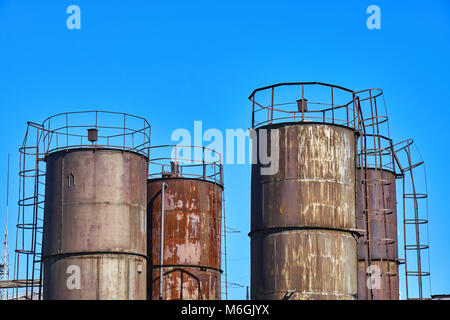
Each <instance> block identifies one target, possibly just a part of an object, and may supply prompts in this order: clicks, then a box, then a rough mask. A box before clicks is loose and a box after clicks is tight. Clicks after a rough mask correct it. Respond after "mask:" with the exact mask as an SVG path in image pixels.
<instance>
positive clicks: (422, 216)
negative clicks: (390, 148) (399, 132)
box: [394, 139, 431, 300]
mask: <svg viewBox="0 0 450 320" xmlns="http://www.w3.org/2000/svg"><path fill="white" fill-rule="evenodd" d="M413 145H414V141H413V140H412V139H407V140H404V141H401V142H399V143H397V144H395V145H394V148H395V152H396V153H397V155H398V156H400V157H401V156H402V155H403V158H405V164H406V166H401V165H399V168H400V170H401V172H402V175H401V179H402V194H403V202H402V204H403V241H404V243H403V249H404V259H403V261H404V264H405V282H406V299H412V300H416V299H420V300H422V299H427V298H428V296H427V297H425V294H424V288H423V287H424V286H423V282H424V279H425V278H428V280H429V282H430V283H429V289H430V295H431V277H430V276H431V274H430V271H429V270H430V256H429V248H430V246H429V238H428V236H429V231H428V221H429V220H428V194H427V185H426V171H425V162H424V161H423V160H420V161H417V160H414V158H413V150H412V146H413ZM418 168H423V170H424V176H423V179H424V181H422V182H423V183H424V186H423V187H424V189H425V190H424V191H422V192H418V187H417V178H416V176H415V173H417V171H416V170H417V169H418ZM408 177H409V180H407V178H408ZM419 200H424V201H425V206H424V207H422V205H419V203H420V201H419ZM409 201H412V204H413V210H410V209H409V208H408V205H407V203H408V202H409ZM410 211H412V213H411V212H410ZM421 225H424V227H426V229H425V231H426V234H425V239H426V240H425V242H424V240H423V231H424V230H422V236H421V231H420V226H421ZM409 226H411V227H412V228H413V231H414V237H413V238H412V239H410V238H409V237H408V227H409ZM424 251H426V252H424ZM408 253H411V254H412V256H413V257H412V258H411V259H410V258H408ZM425 253H426V256H427V258H428V271H425V270H426V269H427V268H426V267H425V266H424V263H425V262H424V257H423V256H424V254H425ZM411 260H413V261H414V260H415V261H414V262H415V268H413V270H411V269H410V266H411V264H409V263H408V261H411ZM411 277H412V278H414V277H415V278H417V279H416V280H417V290H418V296H417V297H412V296H411V294H410V289H411V283H410V281H409V278H411Z"/></svg>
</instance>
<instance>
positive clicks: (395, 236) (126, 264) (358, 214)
mask: <svg viewBox="0 0 450 320" xmlns="http://www.w3.org/2000/svg"><path fill="white" fill-rule="evenodd" d="M249 99H250V101H251V104H252V129H253V131H252V133H253V134H254V135H253V136H254V137H256V140H254V141H253V143H254V144H253V152H254V154H253V159H256V160H257V161H256V162H255V163H253V164H252V170H251V213H250V215H251V219H250V220H251V230H250V232H249V236H250V246H251V263H250V264H251V265H250V269H251V281H250V282H251V283H250V294H249V293H248V290H247V295H248V296H249V297H250V298H251V299H284V300H288V299H291V300H300V299H317V300H344V299H345V300H398V299H400V298H406V299H425V298H428V297H429V295H430V294H429V293H428V292H427V289H426V287H427V284H426V282H427V281H426V280H429V279H430V272H429V266H428V267H427V263H428V264H429V261H427V256H428V255H427V254H428V251H429V245H428V238H427V237H428V229H427V228H428V227H427V226H428V213H427V191H426V184H425V183H424V182H426V174H425V171H424V168H425V166H424V162H423V160H422V159H420V154H418V153H417V152H416V151H415V148H414V143H413V141H412V140H405V141H402V142H399V143H395V142H394V141H393V140H392V139H391V138H390V132H389V118H388V115H387V107H386V103H385V101H384V95H383V91H382V90H380V89H367V90H362V91H354V90H351V89H347V88H344V87H340V86H336V85H332V84H326V83H320V82H297V83H281V84H274V85H271V86H267V87H263V88H259V89H256V90H254V91H253V92H252V93H251V95H250V97H249ZM19 152H20V170H19V178H20V183H19V200H18V217H17V224H16V231H17V232H16V243H15V247H16V250H15V258H14V270H13V275H12V276H13V279H9V278H8V279H7V278H6V277H7V273H6V271H8V272H9V262H8V259H7V258H6V257H7V249H6V252H4V253H3V255H2V261H1V264H0V275H1V276H2V280H1V281H0V293H1V294H2V298H3V299H5V298H8V299H27V300H28V299H31V300H34V299H49V300H51V299H59V300H61V299H62V300H75V299H98V300H106V299H133V300H144V299H147V300H174V299H180V300H217V299H221V298H222V297H224V298H225V299H227V297H228V295H227V293H228V291H227V290H228V287H227V285H228V282H227V259H226V258H227V252H226V250H227V247H226V244H227V242H226V234H227V227H226V223H225V222H226V221H225V218H226V215H225V203H224V202H225V193H224V174H223V164H222V155H221V154H220V153H218V152H217V150H212V149H209V148H205V147H203V146H182V145H176V146H173V145H161V146H153V145H151V143H150V124H149V122H148V121H147V120H146V119H145V118H142V117H138V116H133V115H129V114H125V113H118V112H106V111H86V112H68V113H61V114H57V115H54V116H51V117H49V118H47V119H46V120H44V121H43V122H42V123H34V122H28V124H27V131H26V134H25V139H24V141H23V144H22V146H21V147H20V149H19ZM261 154H263V155H264V154H267V156H268V155H269V154H270V159H271V161H272V162H275V163H267V162H266V161H262V159H261V158H260V157H261ZM192 155H193V157H192ZM273 165H275V166H273ZM269 168H272V169H273V168H275V170H268V169H269ZM422 169H423V170H422ZM8 172H9V170H8ZM398 195H401V197H402V199H401V200H402V201H399V200H398V198H399V196H398ZM398 205H399V206H401V210H400V208H399V209H397V207H398ZM399 232H401V233H402V237H399ZM5 239H6V241H5V243H6V244H7V236H6V237H5ZM4 247H5V246H4ZM401 267H403V268H404V273H405V291H402V290H401V288H402V286H401V281H400V277H399V274H400V273H401ZM402 293H404V294H405V295H403V296H402ZM416 293H417V294H416Z"/></svg>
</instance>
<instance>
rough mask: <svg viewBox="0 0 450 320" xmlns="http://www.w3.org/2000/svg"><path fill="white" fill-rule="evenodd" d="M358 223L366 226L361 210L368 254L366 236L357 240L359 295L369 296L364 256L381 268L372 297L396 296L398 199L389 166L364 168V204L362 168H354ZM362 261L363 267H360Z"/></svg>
mask: <svg viewBox="0 0 450 320" xmlns="http://www.w3.org/2000/svg"><path fill="white" fill-rule="evenodd" d="M357 181H358V184H357V185H358V187H357V227H358V229H362V230H365V229H366V218H365V214H364V212H365V211H366V212H368V214H369V231H370V235H369V254H370V256H369V257H366V256H367V253H366V245H365V242H366V241H367V237H366V236H363V237H361V238H360V239H359V241H358V260H359V271H358V281H359V288H358V299H360V300H366V299H369V298H370V293H369V292H368V288H367V286H366V282H367V274H366V272H364V270H366V269H367V267H368V266H367V265H366V263H365V261H366V258H368V259H370V263H371V264H372V265H375V266H377V267H379V268H380V271H381V273H382V276H381V279H382V281H381V287H380V288H377V289H372V295H373V297H372V298H373V299H374V300H398V299H399V279H398V277H399V275H398V263H397V262H398V243H397V209H396V208H397V202H396V201H397V200H396V180H395V174H394V173H392V172H391V171H388V170H382V169H367V189H368V192H367V194H368V196H367V205H366V190H365V187H364V184H363V183H362V180H361V169H360V168H358V169H357ZM363 265H364V268H363Z"/></svg>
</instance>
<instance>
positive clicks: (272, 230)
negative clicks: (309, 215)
mask: <svg viewBox="0 0 450 320" xmlns="http://www.w3.org/2000/svg"><path fill="white" fill-rule="evenodd" d="M304 230H318V231H321V230H324V231H336V232H342V233H350V234H351V235H353V236H354V235H356V236H359V232H358V231H357V230H354V229H343V228H331V227H319V226H284V227H271V228H263V229H256V230H252V231H250V232H249V233H248V236H249V237H250V238H251V237H252V236H254V235H256V234H260V233H263V232H265V233H270V234H276V233H282V232H290V231H304Z"/></svg>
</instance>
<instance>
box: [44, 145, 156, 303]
mask: <svg viewBox="0 0 450 320" xmlns="http://www.w3.org/2000/svg"><path fill="white" fill-rule="evenodd" d="M46 161H47V173H46V189H45V213H44V240H43V265H44V284H43V286H44V287H43V293H44V299H58V300H71V299H77V300H78V299H89V300H91V299H101V300H106V299H146V268H147V262H146V259H147V256H146V255H147V230H146V226H147V220H146V217H147V216H146V202H147V193H146V181H147V163H148V160H147V158H146V157H145V156H143V155H141V154H138V153H134V152H129V151H124V150H114V149H99V148H80V149H71V150H67V151H66V150H64V151H58V152H54V153H51V154H49V155H48V157H47V159H46Z"/></svg>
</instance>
